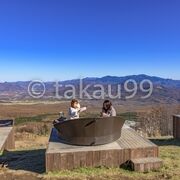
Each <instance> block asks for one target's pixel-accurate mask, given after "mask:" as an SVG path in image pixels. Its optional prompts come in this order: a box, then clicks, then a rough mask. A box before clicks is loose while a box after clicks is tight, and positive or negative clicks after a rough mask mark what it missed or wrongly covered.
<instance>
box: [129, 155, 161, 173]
mask: <svg viewBox="0 0 180 180" xmlns="http://www.w3.org/2000/svg"><path fill="white" fill-rule="evenodd" d="M162 164H163V162H162V160H161V159H160V158H157V157H152V158H150V157H148V158H138V159H131V166H132V169H133V170H134V171H137V172H148V171H151V170H157V169H159V168H161V166H162Z"/></svg>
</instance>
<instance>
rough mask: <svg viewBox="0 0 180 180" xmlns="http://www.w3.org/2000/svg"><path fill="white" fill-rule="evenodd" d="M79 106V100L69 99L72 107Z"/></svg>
mask: <svg viewBox="0 0 180 180" xmlns="http://www.w3.org/2000/svg"><path fill="white" fill-rule="evenodd" d="M79 106H80V105H79V101H78V100H77V99H73V100H72V101H71V107H72V108H80V107H79Z"/></svg>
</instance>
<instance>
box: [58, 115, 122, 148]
mask: <svg viewBox="0 0 180 180" xmlns="http://www.w3.org/2000/svg"><path fill="white" fill-rule="evenodd" d="M124 122H125V119H123V118H122V117H107V118H80V119H74V120H67V121H63V122H59V123H57V124H54V127H55V128H56V129H57V130H58V132H59V136H60V139H61V141H63V142H64V143H67V144H71V145H80V146H94V145H103V144H108V143H111V142H113V141H116V140H118V139H119V138H120V136H121V129H122V126H123V124H124Z"/></svg>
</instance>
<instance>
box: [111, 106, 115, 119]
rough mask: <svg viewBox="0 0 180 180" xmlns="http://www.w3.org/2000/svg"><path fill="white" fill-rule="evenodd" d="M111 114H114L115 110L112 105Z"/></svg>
mask: <svg viewBox="0 0 180 180" xmlns="http://www.w3.org/2000/svg"><path fill="white" fill-rule="evenodd" d="M111 116H113V117H114V116H116V110H115V109H114V107H112V109H111Z"/></svg>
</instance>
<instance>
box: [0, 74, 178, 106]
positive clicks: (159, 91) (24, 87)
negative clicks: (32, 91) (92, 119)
mask: <svg viewBox="0 0 180 180" xmlns="http://www.w3.org/2000/svg"><path fill="white" fill-rule="evenodd" d="M129 79H132V80H135V81H136V82H137V85H138V87H139V85H140V83H141V82H142V81H143V80H144V79H148V80H150V81H151V82H152V83H153V93H152V95H151V97H150V98H148V99H146V100H143V99H141V98H140V96H142V95H143V94H144V93H143V92H142V91H141V90H140V89H138V92H137V94H136V96H135V97H134V98H133V99H134V100H137V101H149V102H165V103H180V80H172V79H164V78H160V77H155V76H147V75H144V74H141V75H131V76H124V77H116V76H105V77H102V78H96V77H87V78H84V79H83V80H82V81H83V86H84V87H85V86H86V85H88V84H89V85H92V87H90V88H89V89H88V92H89V93H90V94H92V92H93V90H95V89H94V87H93V85H95V84H100V85H103V86H104V87H105V89H107V85H108V84H109V85H112V94H116V92H117V85H118V84H121V86H122V97H124V98H122V99H123V100H126V99H125V97H126V95H127V94H128V93H127V92H126V91H125V89H124V83H125V82H126V81H127V80H129ZM29 84H30V81H26V82H23V81H19V82H4V83H0V101H2V102H3V101H12V100H27V99H32V97H31V96H29V93H28V86H29ZM59 84H61V85H62V87H61V88H60V89H59V92H64V91H65V90H67V88H66V87H65V85H68V84H71V85H74V86H75V89H76V90H77V92H76V93H77V96H78V95H79V94H78V90H79V89H80V87H79V84H80V80H79V79H73V80H67V81H62V82H59ZM144 86H145V87H144V88H147V89H148V87H149V85H148V84H147V83H146V84H144ZM45 87H46V92H45V95H44V96H43V97H42V99H55V98H54V96H55V91H56V89H55V82H45ZM36 88H39V90H40V91H41V90H42V88H41V87H38V86H37V87H36ZM129 88H132V84H129Z"/></svg>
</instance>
